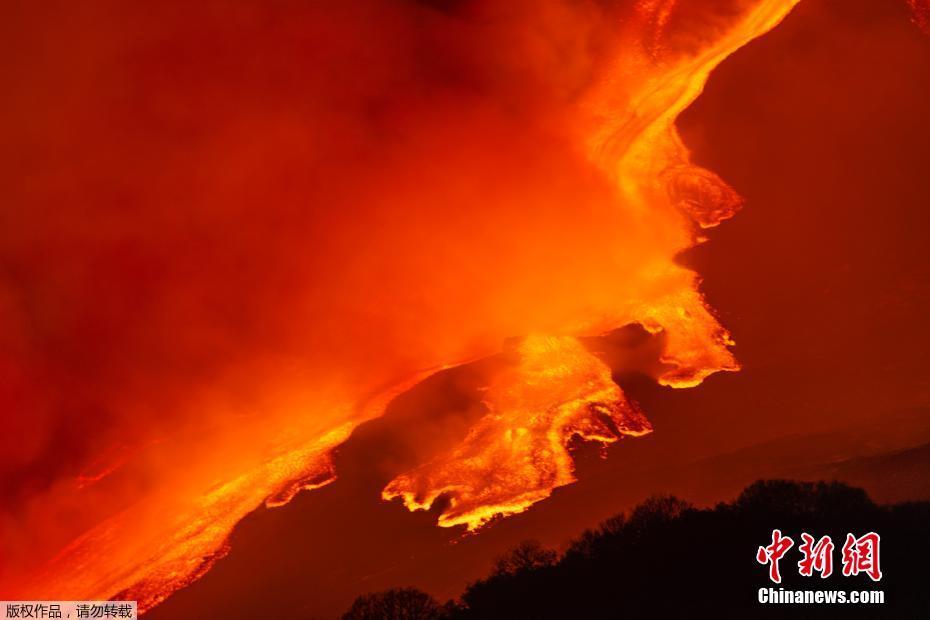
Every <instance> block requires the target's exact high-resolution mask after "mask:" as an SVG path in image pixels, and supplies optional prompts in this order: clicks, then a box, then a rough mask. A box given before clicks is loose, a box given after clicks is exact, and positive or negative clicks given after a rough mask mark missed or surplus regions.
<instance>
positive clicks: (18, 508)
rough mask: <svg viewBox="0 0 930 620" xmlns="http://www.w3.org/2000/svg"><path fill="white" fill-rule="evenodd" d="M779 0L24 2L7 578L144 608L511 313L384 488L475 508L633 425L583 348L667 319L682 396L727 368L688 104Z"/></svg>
mask: <svg viewBox="0 0 930 620" xmlns="http://www.w3.org/2000/svg"><path fill="white" fill-rule="evenodd" d="M795 3H796V2H795V0H751V1H750V0H733V2H726V3H722V4H725V5H727V6H726V7H724V8H725V10H721V11H715V10H712V7H708V6H707V4H716V3H704V2H699V1H694V2H684V1H682V2H675V1H671V0H665V1H661V0H641V1H640V2H619V3H617V4H618V6H617V7H613V8H610V9H606V8H604V6H603V5H605V4H607V3H600V2H562V1H553V2H537V1H536V0H520V1H518V2H513V3H509V2H508V3H496V2H482V1H476V2H470V3H463V4H464V5H465V6H466V8H464V9H462V14H461V15H458V14H455V12H454V11H453V10H452V9H450V10H449V11H444V10H439V9H436V8H435V7H432V6H430V3H426V2H423V3H417V2H406V3H395V2H383V1H381V0H364V1H360V2H357V3H346V2H339V1H335V0H334V1H327V2H319V3H309V4H307V5H306V6H304V4H302V3H298V5H299V6H298V5H295V4H294V3H288V2H270V3H257V4H256V6H254V7H244V6H243V7H238V8H236V9H232V8H230V7H229V5H228V3H223V2H205V3H195V5H196V6H194V5H188V4H185V3H182V6H183V10H181V9H178V8H177V7H175V8H172V7H171V6H169V5H171V3H164V5H161V4H158V5H156V6H153V7H151V8H146V9H141V8H133V7H131V6H129V5H126V4H125V3H121V2H112V3H111V2H100V3H90V4H89V5H86V6H85V5H84V3H73V6H71V8H69V9H68V11H69V15H68V16H67V17H63V16H62V15H59V14H58V13H56V12H55V11H50V12H49V11H46V10H44V9H41V8H38V7H36V8H33V9H30V10H24V11H23V12H22V14H21V15H19V14H18V15H17V16H16V19H17V20H19V21H17V22H16V24H18V25H15V27H11V28H10V37H12V38H10V37H7V38H10V40H11V41H12V42H13V43H14V44H17V45H21V46H24V49H28V50H30V52H29V53H30V54H31V55H30V58H32V59H33V61H34V63H35V67H33V70H30V71H11V72H6V73H4V74H3V75H4V76H7V74H9V75H8V77H4V78H3V79H4V80H5V82H4V83H3V86H4V90H5V92H8V93H10V97H9V99H10V103H9V105H10V111H9V112H8V113H6V114H4V115H3V116H4V119H5V120H4V123H5V125H4V128H5V133H7V134H8V135H9V136H10V138H9V140H10V142H11V147H10V149H9V152H10V153H14V152H15V153H16V155H15V156H14V155H8V156H5V157H6V159H4V161H3V164H4V165H3V166H0V169H2V170H3V173H4V175H5V176H4V177H3V181H4V185H5V186H6V187H8V188H10V190H9V194H10V200H9V203H10V204H12V205H14V207H15V208H13V207H5V208H4V212H3V214H2V215H3V216H4V219H3V221H2V222H0V259H2V260H0V264H3V265H4V268H5V269H6V265H9V269H8V270H7V271H5V272H4V274H5V275H4V279H3V280H2V281H0V373H3V378H5V379H8V380H6V381H4V382H0V383H2V385H0V410H2V411H3V414H2V415H3V416H4V419H3V421H4V423H5V428H11V429H13V430H11V431H10V432H9V436H10V437H12V438H14V439H15V438H25V439H16V440H15V441H13V440H11V441H10V442H9V443H10V445H9V446H6V444H3V445H2V446H0V448H3V449H2V450H0V453H2V454H3V457H2V458H3V459H5V460H3V461H0V465H3V467H4V469H3V471H4V472H12V473H10V474H8V475H9V476H10V478H11V479H15V480H16V481H18V480H19V479H20V478H22V479H23V480H26V482H29V484H27V483H26V482H23V483H22V484H17V485H15V490H16V491H17V493H19V495H17V497H18V501H17V503H16V504H15V506H13V505H12V504H11V505H8V506H4V507H3V508H4V512H3V513H0V559H4V560H7V562H5V563H4V564H3V565H0V584H2V590H3V592H4V594H5V595H8V598H17V597H21V598H47V599H70V600H81V599H106V598H109V597H113V596H115V595H117V594H120V593H122V594H124V595H127V596H129V597H131V598H138V599H139V601H140V607H141V608H142V609H143V610H144V609H148V608H151V607H152V606H153V605H156V604H157V603H158V602H160V601H161V600H163V599H164V598H165V597H167V596H169V595H170V594H171V593H172V592H173V591H175V590H177V589H178V588H181V587H184V586H185V585H187V584H189V583H191V582H192V581H193V580H195V579H197V578H198V577H199V576H200V575H202V574H203V573H204V572H205V571H206V570H208V569H209V567H210V566H211V565H212V564H213V563H214V562H215V561H216V560H217V559H218V558H220V557H222V556H223V554H224V553H225V552H226V551H227V548H228V547H227V545H228V543H227V541H228V538H229V535H230V533H231V531H232V529H233V527H234V526H235V525H236V523H238V522H239V521H240V520H241V519H242V518H243V517H245V516H246V515H247V514H248V513H250V512H251V511H253V510H255V509H256V508H258V507H260V506H262V505H265V506H267V507H275V506H280V505H282V504H284V503H286V502H287V501H289V500H290V499H291V498H292V497H293V496H294V494H295V493H297V492H298V491H300V490H302V489H314V488H318V487H320V486H322V485H324V484H326V483H328V482H329V481H331V480H333V479H334V478H335V476H337V475H338V473H339V472H337V471H333V465H332V459H331V457H330V455H331V451H332V449H333V448H335V447H336V446H338V445H339V444H340V443H342V442H343V441H344V440H345V439H346V438H347V437H348V436H349V435H350V434H351V432H352V430H353V429H354V428H355V427H357V426H358V425H359V424H361V423H362V422H364V421H366V420H369V419H371V418H372V417H375V416H378V415H380V414H381V413H382V411H383V409H384V407H385V406H386V404H387V402H389V401H390V399H391V398H393V397H394V396H396V395H397V394H399V393H400V392H402V391H404V390H405V389H407V388H409V387H410V386H411V385H413V384H415V383H416V382H417V381H419V380H421V379H422V378H423V377H425V376H428V375H429V374H430V373H433V372H435V371H436V370H437V369H441V368H448V367H450V366H454V365H458V364H462V363H465V362H467V361H469V360H474V359H477V358H480V357H484V356H488V355H493V354H495V353H497V352H499V351H500V350H501V347H502V343H503V342H505V341H506V340H507V339H509V338H517V339H519V341H518V344H516V345H515V349H514V351H513V352H514V353H515V354H516V355H517V357H518V358H519V361H518V363H517V365H516V366H515V367H514V368H512V369H511V370H510V371H508V372H505V373H504V374H502V375H501V376H499V377H497V378H495V379H494V382H493V383H492V385H491V386H490V387H489V389H488V391H487V392H486V394H485V395H484V400H485V404H486V405H487V407H488V412H487V414H486V415H485V417H483V418H482V419H481V420H479V421H478V422H477V423H476V424H475V425H474V427H473V428H472V429H471V430H470V431H469V432H468V434H467V436H466V437H465V438H464V439H463V440H462V442H461V443H460V445H458V446H457V447H455V448H454V449H453V450H452V451H450V452H449V453H447V454H442V455H440V456H438V457H437V458H435V459H433V460H432V461H430V462H428V463H425V464H423V465H421V466H419V467H417V468H415V469H413V470H411V471H409V472H406V473H404V474H402V475H400V476H399V477H397V478H396V479H394V480H393V481H392V482H391V483H390V484H389V485H388V486H387V488H385V490H384V493H383V496H384V497H385V498H388V499H390V498H394V497H399V498H401V499H402V500H403V501H404V502H405V504H406V505H407V506H408V507H409V508H410V509H412V510H413V509H422V508H426V507H428V506H430V505H431V504H432V503H433V502H434V501H436V500H437V499H438V498H439V497H446V498H448V500H449V501H448V504H447V506H446V507H445V509H444V511H443V512H442V515H441V517H440V519H439V522H440V525H443V526H452V525H459V524H462V525H465V526H467V527H468V528H469V529H472V530H473V529H475V528H478V527H479V526H481V525H483V524H485V523H487V522H488V521H489V520H490V519H492V518H494V517H495V516H498V515H504V516H506V515H510V514H514V513H518V512H521V511H523V510H526V509H527V508H528V507H529V506H531V505H532V504H533V503H535V502H538V501H540V500H542V499H544V498H545V497H547V496H548V495H549V494H550V493H551V492H552V490H553V489H555V488H557V487H559V486H562V485H565V484H569V483H571V482H572V481H573V480H574V473H573V462H572V457H571V454H570V445H571V442H572V440H573V439H574V438H580V439H583V440H591V441H596V442H602V443H610V442H613V441H616V440H617V439H619V438H621V437H623V436H637V435H642V434H644V433H648V432H649V431H650V430H651V429H650V425H649V423H648V421H647V420H646V419H645V418H644V417H643V415H642V414H641V413H640V412H639V411H638V410H637V409H636V408H635V406H634V405H633V404H632V403H630V402H628V401H627V399H626V398H625V397H624V395H623V393H622V391H621V389H620V388H619V387H618V386H617V385H616V384H615V383H614V382H613V381H612V380H611V375H610V369H609V368H608V367H607V366H606V365H605V364H604V362H603V361H601V360H600V359H598V358H597V357H596V356H595V355H593V354H592V353H590V352H589V351H587V350H586V349H585V348H584V346H583V345H582V344H581V343H580V341H579V340H578V338H580V337H584V336H594V335H599V334H604V333H606V332H608V331H610V330H613V329H616V328H618V327H621V326H624V325H629V324H634V323H635V324H640V325H642V326H643V327H644V328H645V329H647V330H648V331H650V332H653V333H660V332H661V333H662V334H663V337H664V342H665V349H664V351H663V353H662V356H661V360H660V361H661V371H660V372H657V374H656V376H655V377H654V378H655V379H656V380H657V381H659V382H660V383H662V384H664V385H669V386H673V387H676V388H685V387H691V386H695V385H697V384H699V383H700V382H701V381H702V380H703V379H704V378H705V377H707V376H708V375H710V374H711V373H714V372H718V371H732V370H736V369H737V368H738V365H737V363H736V361H735V359H734V357H733V355H732V354H731V352H730V350H729V348H728V347H729V346H730V345H731V344H732V342H731V340H730V338H729V335H728V333H727V332H726V330H725V329H724V328H723V327H721V326H720V325H719V324H718V322H717V320H716V318H715V317H714V315H713V314H712V312H711V310H710V309H709V308H708V307H707V306H706V304H705V303H704V300H703V297H702V295H701V293H700V291H699V282H700V280H699V276H698V275H697V274H696V273H694V272H693V271H691V270H689V269H686V268H684V267H682V266H680V265H679V264H677V263H676V256H677V255H679V254H680V253H681V252H682V251H684V250H686V249H688V248H690V247H692V246H694V245H695V244H696V243H699V242H701V241H702V240H703V237H702V233H701V231H702V230H703V229H705V228H709V227H712V226H715V225H717V224H718V223H720V222H721V221H723V220H725V219H726V218H728V217H731V216H732V215H733V214H734V213H735V212H736V210H737V209H738V208H739V206H740V200H739V198H738V196H737V195H736V194H735V193H734V192H733V190H731V189H730V188H728V187H727V186H726V185H725V184H724V182H723V181H722V180H721V179H719V178H718V177H717V176H716V175H715V174H713V173H712V172H710V171H707V170H703V169H700V168H698V167H695V166H693V165H691V163H690V162H689V159H688V152H687V150H686V149H685V147H684V146H683V144H682V143H681V140H680V139H679V137H678V135H677V133H676V130H675V126H674V123H675V119H676V118H677V116H678V115H679V114H680V113H681V111H682V110H684V109H685V108H686V107H687V106H688V105H689V103H691V102H692V101H693V100H694V99H695V98H696V97H697V96H698V94H699V93H700V91H701V89H702V87H703V85H704V83H705V82H706V80H707V77H708V75H709V74H710V72H711V71H712V70H713V68H714V67H715V66H716V65H717V64H718V63H720V62H721V61H722V60H723V59H724V58H726V57H727V56H728V55H730V54H732V53H733V52H734V51H735V50H736V49H738V48H739V47H740V46H742V45H744V44H746V43H747V42H749V41H751V40H752V39H753V38H755V37H758V36H760V35H762V34H764V33H765V32H766V31H768V30H769V29H771V28H773V27H774V26H775V25H776V24H777V23H778V22H779V21H780V20H781V19H782V18H783V17H784V16H785V15H786V14H787V13H788V12H789V11H790V10H791V8H792V7H793V6H794V4H795ZM98 5H99V6H98ZM718 8H719V7H718ZM18 33H19V34H18ZM36 33H40V34H41V35H42V36H38V35H36V36H32V35H34V34H36ZM16 37H21V38H22V40H20V39H19V38H16ZM30 46H32V47H30ZM33 48H35V49H33ZM23 55H25V52H24V54H23ZM4 56H5V57H6V58H7V59H9V58H19V57H20V54H14V53H8V54H5V55H4ZM6 62H10V61H9V60H7V61H6ZM27 121H28V122H27ZM7 130H8V131H7ZM7 272H8V273H9V277H7V275H6V274H7ZM7 386H10V387H7ZM75 420H78V421H80V422H79V423H75ZM91 422H93V423H94V426H93V427H92V428H93V429H94V432H95V433H96V435H95V440H94V442H89V441H85V440H86V438H85V437H83V434H82V432H83V430H84V428H85V423H86V424H90V423H91ZM75 428H77V429H78V430H74V429H75ZM61 429H65V430H66V431H67V430H68V429H70V430H71V431H72V435H70V436H69V435H67V434H66V433H65V431H62V430H61ZM63 434H64V435H65V436H66V437H67V440H68V443H70V444H71V445H77V444H78V443H79V442H78V441H77V439H81V440H82V441H83V443H81V445H82V446H84V448H85V451H84V452H80V451H75V453H74V456H73V461H74V462H73V463H72V462H71V461H69V460H68V459H61V458H60V457H61V455H62V450H63V448H62V447H61V446H60V445H59V444H58V443H56V442H58V441H59V440H60V438H61V436H62V435H63ZM95 445H106V446H113V445H117V446H123V445H126V446H129V447H127V448H126V449H122V448H120V449H117V450H115V451H111V449H105V450H103V452H104V455H105V456H107V455H113V456H112V458H103V461H104V462H100V461H101V458H100V457H99V456H96V455H95V454H94V449H93V448H94V446H95ZM88 446H90V447H89V448H88ZM27 474H28V476H32V478H28V480H27ZM36 481H38V482H36Z"/></svg>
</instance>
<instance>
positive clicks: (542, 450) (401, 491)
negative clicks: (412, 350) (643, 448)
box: [384, 336, 652, 530]
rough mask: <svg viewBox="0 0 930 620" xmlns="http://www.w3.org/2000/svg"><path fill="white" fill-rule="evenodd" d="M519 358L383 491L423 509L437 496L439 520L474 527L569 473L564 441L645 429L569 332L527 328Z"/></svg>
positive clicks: (540, 494)
mask: <svg viewBox="0 0 930 620" xmlns="http://www.w3.org/2000/svg"><path fill="white" fill-rule="evenodd" d="M516 349H517V350H516V353H517V355H518V356H519V362H518V364H517V366H516V367H515V368H514V369H512V370H511V371H509V372H504V373H502V374H501V375H500V376H498V377H497V378H496V380H495V381H494V382H493V383H492V384H491V386H490V387H489V388H488V390H487V392H486V394H485V399H484V403H485V405H486V406H487V408H488V413H487V415H486V416H485V417H484V418H482V419H481V420H480V421H479V422H478V423H477V424H475V426H474V427H473V428H472V429H471V430H470V431H469V433H468V436H467V437H466V438H465V439H464V441H463V442H462V444H461V445H460V446H459V447H457V448H456V449H454V450H453V451H452V452H450V453H449V454H444V455H443V456H441V457H440V458H438V459H436V460H435V461H432V462H430V463H426V464H425V465H423V466H422V467H419V468H418V469H416V470H414V471H413V472H411V473H409V474H405V475H402V476H400V477H398V478H396V479H394V480H393V481H392V482H391V483H390V484H389V485H388V487H387V488H386V489H385V490H384V498H385V499H391V498H394V497H402V498H403V499H404V503H405V504H406V505H407V506H408V507H409V508H410V509H411V510H416V509H426V508H429V507H430V506H431V505H432V504H433V502H434V501H435V500H436V499H437V498H438V497H440V496H441V495H444V496H446V497H447V498H448V507H447V508H446V509H445V511H444V512H443V513H442V516H441V517H440V519H439V524H440V525H442V526H445V527H449V526H453V525H460V524H465V525H467V526H468V528H469V529H471V530H473V529H476V528H477V527H479V526H480V525H482V524H483V523H485V522H486V521H488V520H489V519H491V518H493V517H495V516H506V515H509V514H513V513H517V512H522V511H523V510H526V508H527V507H528V506H529V505H531V504H533V503H535V502H538V501H539V500H541V499H545V498H546V497H548V495H549V494H550V493H551V492H552V489H554V488H556V487H560V486H563V485H566V484H570V483H572V482H574V481H575V478H574V476H572V457H571V455H570V454H569V443H570V442H571V441H572V440H573V439H574V438H576V437H577V438H580V439H584V440H589V441H599V442H602V443H605V444H606V443H611V442H614V441H616V440H617V439H619V438H620V437H622V436H624V435H629V436H633V437H635V436H639V435H644V434H646V433H648V432H650V431H651V430H652V428H651V426H650V425H649V422H648V421H647V420H646V419H645V417H643V415H642V414H641V413H640V412H639V411H638V410H637V409H636V407H635V405H633V404H632V403H630V402H628V401H627V400H626V398H625V397H624V395H623V392H622V391H621V390H620V388H619V387H618V386H617V384H616V383H614V381H613V380H612V379H611V376H610V375H611V373H610V369H609V368H608V367H607V366H606V365H605V364H604V363H603V362H601V361H600V360H599V359H597V358H596V357H595V356H594V355H592V354H591V353H589V352H588V351H587V350H586V349H585V348H584V346H583V345H582V344H581V343H580V342H578V340H577V339H575V338H570V337H567V336H562V337H553V336H529V337H527V338H525V339H524V340H523V341H522V342H521V343H520V344H519V346H518V347H517V348H516Z"/></svg>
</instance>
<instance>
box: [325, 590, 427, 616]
mask: <svg viewBox="0 0 930 620" xmlns="http://www.w3.org/2000/svg"><path fill="white" fill-rule="evenodd" d="M443 617H445V611H444V609H443V607H442V606H441V605H440V604H439V603H438V602H436V600H435V599H434V598H433V597H431V596H430V595H429V594H427V593H426V592H421V591H420V590H417V589H416V588H395V589H392V590H385V591H384V592H376V593H374V594H366V595H364V596H360V597H358V598H357V599H355V602H354V603H352V607H350V608H349V611H347V612H346V613H345V614H343V616H342V620H438V619H439V618H443Z"/></svg>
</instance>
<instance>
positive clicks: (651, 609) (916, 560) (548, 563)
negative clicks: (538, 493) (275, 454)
mask: <svg viewBox="0 0 930 620" xmlns="http://www.w3.org/2000/svg"><path fill="white" fill-rule="evenodd" d="M927 523H930V502H913V503H907V504H898V505H893V506H878V505H876V504H874V503H873V502H872V501H871V500H870V499H869V498H868V496H867V495H866V494H865V492H864V491H862V490H861V489H856V488H852V487H849V486H847V485H845V484H841V483H836V482H819V483H801V482H791V481H785V480H774V481H764V482H757V483H755V484H753V485H751V486H749V487H748V488H746V489H745V490H744V491H743V492H742V493H741V494H740V496H739V497H738V498H736V500H734V501H733V502H731V503H721V504H718V505H717V506H715V507H714V508H712V509H699V508H695V507H694V506H691V505H690V504H688V503H686V502H683V501H681V500H679V499H677V498H674V497H669V496H663V497H655V498H651V499H649V500H647V501H646V502H644V503H643V504H641V505H639V506H638V507H636V508H635V509H634V510H633V511H632V512H631V513H630V514H629V515H628V516H627V515H617V516H615V517H611V518H610V519H608V520H607V521H605V522H604V523H602V524H601V525H600V526H599V527H597V528H595V529H593V530H589V531H586V532H584V533H583V534H582V535H581V536H580V537H578V538H577V539H576V540H574V541H573V542H572V543H571V544H570V545H569V547H568V549H567V550H566V552H565V553H564V554H563V555H562V556H561V557H558V555H557V554H556V553H555V552H553V551H551V550H547V549H545V548H543V547H542V546H541V545H540V544H539V543H538V542H536V541H525V542H523V543H520V545H518V546H517V547H516V548H514V549H513V550H512V551H510V552H508V553H507V554H505V555H503V556H502V557H501V558H499V559H498V561H497V563H496V564H495V567H494V569H493V570H492V571H491V573H490V575H489V576H488V577H486V578H484V579H480V580H478V581H476V582H474V583H472V584H471V585H469V586H468V588H466V590H465V592H464V593H463V594H462V596H461V599H460V601H459V603H458V604H451V603H450V604H447V605H446V606H445V607H443V608H440V607H439V606H438V604H435V601H433V603H434V604H435V606H434V607H430V608H429V609H432V610H434V612H435V610H436V609H439V611H438V612H435V613H439V614H440V615H438V616H425V617H429V618H450V619H453V620H472V619H481V620H485V619H490V620H493V619H496V618H501V619H504V618H507V619H511V618H614V617H624V616H638V615H643V616H648V617H654V618H666V617H671V618H680V617H694V616H705V615H706V616H708V617H715V618H748V617H752V618H781V617H785V616H786V615H789V616H791V617H795V618H805V617H817V618H832V617H843V618H849V617H854V618H856V617H861V618H884V617H890V618H911V617H914V618H917V617H923V618H927V617H930V589H928V588H927V587H926V583H925V582H926V576H927V574H928V572H927V565H926V559H928V558H930V536H928V535H927V531H926V527H927ZM775 528H778V529H780V530H782V532H784V534H785V535H788V536H791V537H793V538H794V540H795V541H796V544H799V543H800V534H801V533H802V532H807V533H809V534H811V535H813V536H816V537H820V536H824V535H829V536H831V537H832V538H833V540H834V541H839V543H840V544H842V542H841V541H843V540H844V539H845V536H846V533H847V532H852V533H856V534H857V535H861V534H865V533H867V532H870V531H874V532H878V533H879V534H880V535H881V545H882V549H881V563H882V570H883V573H884V577H883V578H882V580H881V581H880V582H872V581H871V580H870V579H869V578H868V577H867V576H865V575H858V576H849V577H845V576H843V575H842V574H841V571H840V570H836V571H835V572H834V574H833V575H831V576H830V577H829V578H826V579H821V578H820V577H819V576H817V575H815V576H813V577H805V576H801V575H800V574H799V572H798V568H797V561H798V558H799V557H800V556H798V555H797V554H798V549H797V546H795V547H794V548H793V549H792V550H791V554H789V555H790V557H789V556H786V557H785V558H784V559H783V560H782V564H781V569H782V571H781V572H782V577H783V582H782V583H781V584H773V583H772V582H771V581H769V578H768V570H767V568H766V567H765V566H762V565H760V564H759V563H758V562H757V561H756V550H757V549H758V547H759V546H761V545H765V544H767V542H769V541H770V540H771V535H772V530H773V529H775ZM838 553H839V552H838V551H837V554H838ZM839 561H840V559H839V556H837V559H836V562H837V563H839ZM772 586H775V587H776V589H777V588H778V587H783V588H785V589H795V590H808V589H809V590H845V591H847V592H851V591H853V590H856V591H861V590H883V591H884V593H885V598H886V604H885V605H848V604H847V605H840V604H836V605H813V606H808V607H804V606H798V605H793V604H792V605H764V604H761V603H759V602H758V592H759V589H760V588H769V587H772ZM419 594H420V595H421V596H423V597H426V598H428V597H427V596H426V595H425V594H422V593H419ZM374 596H383V595H374ZM363 599H364V600H367V598H366V597H362V599H359V601H362V600H363ZM359 601H356V605H355V606H353V609H356V606H359V607H358V608H359V610H364V609H368V608H367V607H364V605H360V603H359ZM377 609H378V610H379V611H377V613H376V615H347V616H346V617H347V618H374V617H379V618H401V617H403V618H407V617H421V616H398V615H390V614H389V613H388V612H387V611H380V610H384V609H390V608H388V607H378V608H377ZM350 611H351V610H350ZM443 614H445V615H443Z"/></svg>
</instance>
